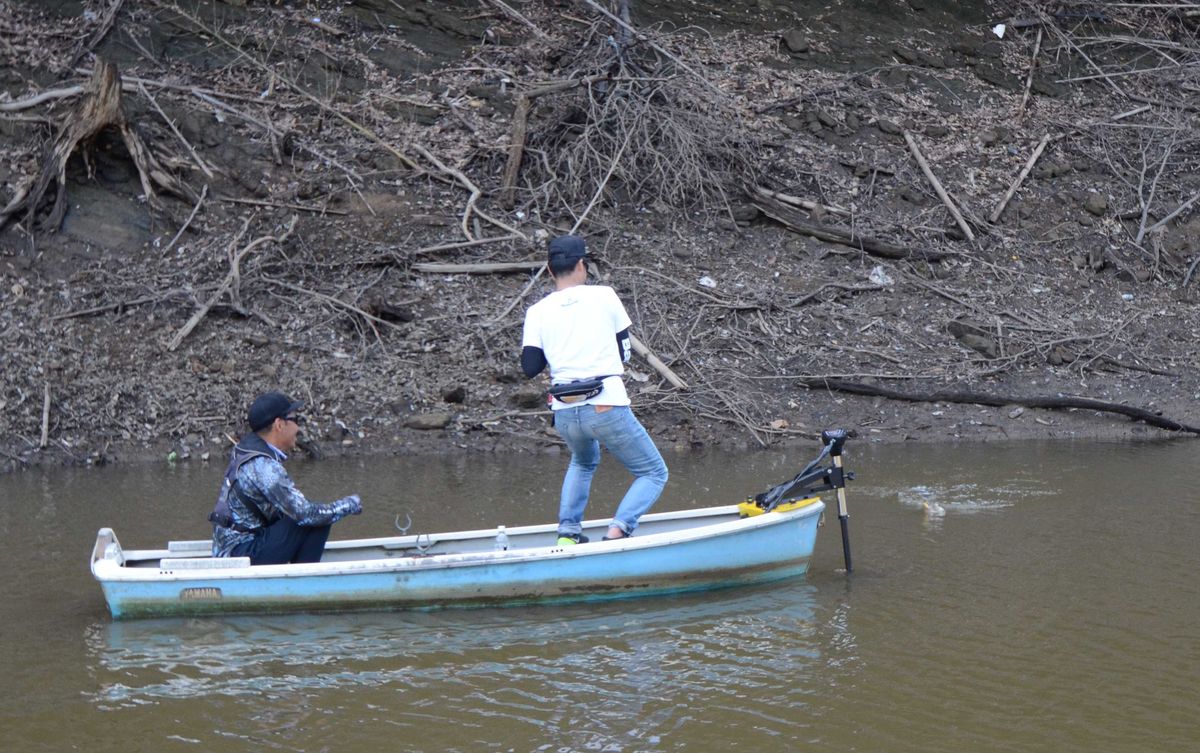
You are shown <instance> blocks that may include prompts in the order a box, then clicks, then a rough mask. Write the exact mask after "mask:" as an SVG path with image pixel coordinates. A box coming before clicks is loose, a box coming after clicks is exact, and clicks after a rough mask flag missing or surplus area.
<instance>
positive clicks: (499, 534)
mask: <svg viewBox="0 0 1200 753" xmlns="http://www.w3.org/2000/svg"><path fill="white" fill-rule="evenodd" d="M506 549H508V533H507V532H506V531H505V530H504V526H499V527H497V528H496V551H497V552H503V551H505V550H506Z"/></svg>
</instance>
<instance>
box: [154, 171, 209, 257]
mask: <svg viewBox="0 0 1200 753" xmlns="http://www.w3.org/2000/svg"><path fill="white" fill-rule="evenodd" d="M207 197H208V184H207V183H206V184H204V188H203V189H202V190H201V191H200V198H199V199H196V206H194V207H192V213H191V214H189V215H188V217H187V219H186V220H185V221H184V223H183V224H182V225H180V227H179V232H177V233H175V236H174V237H172V238H171V242H170V243H168V244H167V247H166V248H164V249H163V250H162V255H163V256H166V255H167V254H168V253H169V252H170V250H171V249H172V248H174V247H175V243H176V242H177V241H178V240H179V238H180V237H181V236H182V235H183V233H184V231H186V230H187V229H188V227H189V226H190V225H191V224H192V220H193V219H195V218H196V213H197V212H199V211H200V206H201V205H202V204H204V200H205V199H206V198H207Z"/></svg>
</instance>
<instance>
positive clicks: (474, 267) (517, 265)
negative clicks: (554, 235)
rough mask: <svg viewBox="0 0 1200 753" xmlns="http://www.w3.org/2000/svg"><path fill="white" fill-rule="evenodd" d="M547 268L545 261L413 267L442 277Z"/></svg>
mask: <svg viewBox="0 0 1200 753" xmlns="http://www.w3.org/2000/svg"><path fill="white" fill-rule="evenodd" d="M544 266H546V262H544V261H493V262H481V263H479V264H445V263H441V262H418V263H416V264H414V265H412V270H413V271H414V272H427V273H430V274H440V275H490V274H506V273H508V272H531V271H533V270H535V269H537V268H538V267H544Z"/></svg>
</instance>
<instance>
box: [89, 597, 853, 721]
mask: <svg viewBox="0 0 1200 753" xmlns="http://www.w3.org/2000/svg"><path fill="white" fill-rule="evenodd" d="M815 593H816V590H815V587H814V586H812V585H808V584H805V583H803V582H795V583H787V584H775V585H773V586H760V587H754V588H747V589H745V590H744V591H741V592H730V591H726V592H718V593H709V594H698V595H691V596H681V597H674V598H662V599H654V600H632V601H624V602H609V603H602V604H577V605H570V606H560V607H529V608H517V609H487V610H466V611H450V612H433V613H412V612H391V613H362V614H343V615H287V616H266V617H264V616H255V617H249V616H247V617H221V618H197V619H170V620H141V621H133V622H115V623H109V624H104V625H97V626H95V629H94V630H93V631H92V634H91V636H90V638H89V654H90V655H91V656H92V657H94V665H93V672H94V675H95V677H96V679H97V680H98V683H97V685H98V687H97V691H96V692H95V694H94V696H93V700H94V702H95V703H97V704H99V705H101V706H106V707H122V706H127V705H132V704H139V703H146V702H153V701H154V700H156V699H158V700H161V699H167V698H174V699H182V698H202V697H219V696H239V695H250V694H253V695H261V694H264V693H266V694H271V693H275V692H277V693H281V694H291V693H295V692H297V691H299V692H304V691H306V690H311V691H316V690H318V689H334V688H347V687H352V688H372V687H375V688H389V689H393V688H394V689H403V688H412V689H415V688H421V689H423V690H424V691H428V692H431V693H432V694H433V695H435V696H438V695H442V696H445V697H446V698H452V697H453V696H454V695H455V694H466V693H471V692H472V691H474V690H477V689H486V688H487V687H489V686H492V687H501V686H507V687H514V688H520V687H521V686H522V685H523V684H527V685H528V687H530V688H534V687H537V688H541V689H540V690H539V691H538V692H539V693H542V692H545V684H546V683H547V682H551V683H563V684H571V683H588V684H594V683H595V682H596V679H595V678H597V677H603V678H606V679H607V680H611V681H619V678H621V677H628V678H631V682H634V683H636V685H638V686H639V692H642V693H644V692H646V691H647V687H646V685H647V684H650V685H661V690H662V691H663V693H662V695H663V696H665V697H680V695H681V694H682V695H683V696H685V697H686V695H687V694H688V693H689V690H690V691H695V692H697V693H700V694H706V695H707V694H710V693H712V692H713V691H714V690H717V689H722V692H728V691H729V690H731V689H732V688H733V687H736V686H739V685H740V686H744V687H746V688H754V687H762V686H764V685H766V686H769V687H774V688H776V689H782V688H787V689H788V690H789V692H791V691H793V690H794V691H795V692H803V690H802V689H803V687H804V686H805V685H808V684H809V683H808V682H806V678H808V679H810V680H812V682H815V683H816V684H819V685H825V684H826V683H828V682H829V681H830V679H831V678H829V677H828V676H825V677H824V678H823V679H816V678H813V677H811V676H813V675H815V674H819V675H827V674H828V672H829V669H830V667H841V668H842V670H843V671H844V670H845V669H846V664H847V660H852V658H853V645H854V641H853V638H852V636H848V635H847V634H846V633H847V627H846V620H845V615H844V614H840V612H841V610H840V609H836V608H835V609H834V610H833V611H832V612H828V610H819V609H818V607H817V603H816V601H815ZM822 611H825V612H826V613H825V614H821V612H822ZM831 632H832V633H834V634H833V635H831ZM831 649H832V651H833V652H834V653H836V654H837V655H836V656H829V655H828V654H829V653H830V651H831ZM849 663H851V664H852V663H853V661H850V662H849ZM633 678H636V679H633ZM438 686H441V687H440V688H439V687H438ZM809 690H810V691H811V688H810V689H809Z"/></svg>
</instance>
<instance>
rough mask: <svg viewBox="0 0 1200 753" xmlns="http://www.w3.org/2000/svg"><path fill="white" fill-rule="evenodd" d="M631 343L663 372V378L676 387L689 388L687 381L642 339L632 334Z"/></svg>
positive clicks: (639, 353) (656, 368)
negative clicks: (672, 369)
mask: <svg viewBox="0 0 1200 753" xmlns="http://www.w3.org/2000/svg"><path fill="white" fill-rule="evenodd" d="M629 343H630V345H632V346H633V349H634V351H636V352H637V354H638V355H640V356H641V357H642V358H645V359H646V363H648V364H650V365H651V366H652V367H653V368H654V370H655V371H657V372H658V373H659V374H662V375H663V378H664V379H666V380H667V381H668V382H670V383H671V385H672V386H674V387H675V389H678V390H686V389H687V388H688V386H687V382H685V381H683V380H682V379H680V378H679V376H678V375H677V374H676V373H675V372H674V371H671V367H670V366H667V365H666V364H665V363H663V361H662V359H661V358H659V357H658V356H656V355H654V353H653V352H652V351H651V350H650V349H649V348H647V347H646V345H645V344H644V343H643V342H642V341H641V340H639V339H637V337H635V336H633V335H630V336H629Z"/></svg>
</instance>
